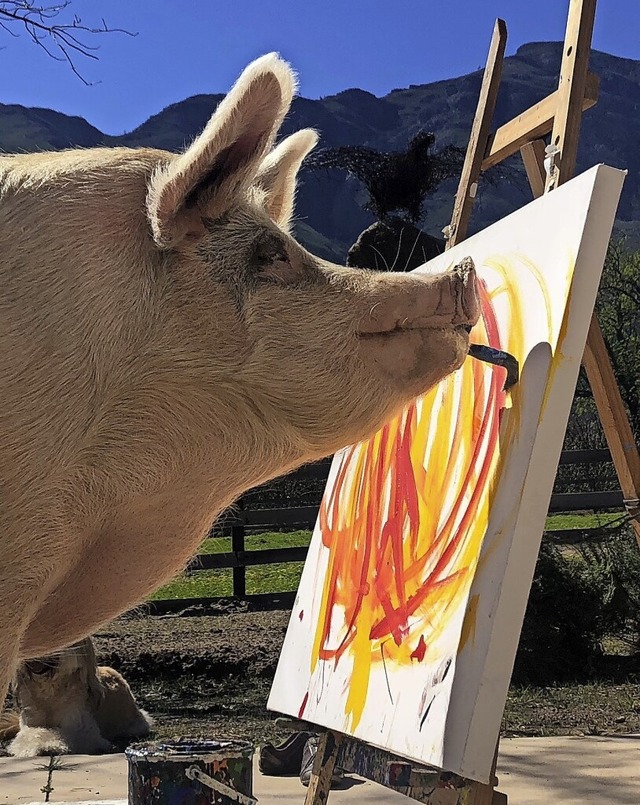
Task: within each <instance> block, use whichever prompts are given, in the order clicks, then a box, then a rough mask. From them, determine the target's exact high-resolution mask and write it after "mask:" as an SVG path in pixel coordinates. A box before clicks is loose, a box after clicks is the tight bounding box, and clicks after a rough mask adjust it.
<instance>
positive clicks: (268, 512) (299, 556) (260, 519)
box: [148, 450, 624, 614]
mask: <svg viewBox="0 0 640 805" xmlns="http://www.w3.org/2000/svg"><path fill="white" fill-rule="evenodd" d="M610 463H611V454H610V453H609V451H608V450H572V451H565V452H563V453H562V455H561V457H560V470H559V472H562V470H563V469H564V468H566V467H571V466H575V467H580V466H584V465H596V466H598V468H602V466H603V465H605V464H610ZM330 467H331V459H324V460H323V461H319V462H317V463H315V464H310V465H307V466H305V467H301V468H300V469H298V470H296V471H295V472H293V473H291V474H290V475H287V476H285V477H284V478H283V479H279V482H301V481H326V479H327V477H328V474H329V469H330ZM610 477H613V476H610ZM583 482H584V479H583ZM268 488H269V485H265V487H260V488H259V489H258V490H252V491H251V492H249V493H247V495H245V496H243V497H242V498H240V500H239V501H238V502H237V503H236V505H235V506H234V507H233V508H232V509H231V510H229V511H227V512H225V513H224V514H223V515H222V516H221V517H220V519H219V521H218V522H217V523H216V525H215V527H214V529H213V530H212V534H211V535H212V536H216V535H225V536H230V537H231V551H228V552H225V553H209V554H198V555H197V556H195V557H194V558H193V560H192V561H191V562H190V564H189V567H188V568H187V572H188V573H198V572H201V571H203V570H219V569H231V571H232V574H233V596H234V597H236V598H244V599H247V598H249V599H252V600H253V599H257V598H261V599H262V598H268V597H269V596H267V597H265V596H247V591H246V569H247V567H252V566H256V565H269V564H274V563H282V562H302V561H304V560H305V558H306V555H307V550H308V549H307V548H306V547H289V548H270V549H264V550H247V549H246V544H245V539H246V537H247V536H248V535H249V534H252V533H260V532H263V531H270V530H274V529H277V530H281V531H286V530H301V529H309V530H312V529H313V527H314V526H315V522H316V518H317V515H318V510H319V505H308V506H300V505H295V506H283V507H277V508H260V507H258V506H256V504H255V503H254V502H253V501H254V499H255V497H256V495H259V493H260V490H261V489H268ZM623 507H624V502H623V495H622V492H621V491H620V490H619V489H610V490H599V491H595V492H594V491H591V492H589V491H578V492H575V491H572V492H554V494H553V495H552V497H551V502H550V505H549V512H550V513H553V514H555V513H559V512H567V513H568V512H578V511H593V512H603V511H611V510H616V509H622V508H623ZM595 530H597V529H582V531H583V533H588V532H589V531H595ZM549 533H550V534H552V535H554V536H555V537H556V540H562V539H563V538H566V540H567V542H570V541H571V539H570V531H567V530H566V529H564V530H560V529H559V530H557V531H553V532H549ZM273 597H274V598H278V599H279V600H280V601H290V600H292V597H293V594H290V593H274V594H273ZM217 600H219V599H202V598H190V599H181V600H179V601H178V600H172V601H153V602H151V603H150V604H149V605H148V606H149V611H150V612H151V613H158V614H160V613H165V612H175V611H180V610H182V609H185V608H186V607H198V606H206V605H209V604H211V603H212V602H213V601H217Z"/></svg>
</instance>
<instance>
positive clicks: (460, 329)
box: [147, 54, 479, 458]
mask: <svg viewBox="0 0 640 805" xmlns="http://www.w3.org/2000/svg"><path fill="white" fill-rule="evenodd" d="M294 89H295V79H294V76H293V73H292V72H291V70H290V68H289V67H288V65H287V64H286V63H284V62H283V61H281V60H280V59H279V58H278V57H277V56H276V55H274V54H271V55H268V56H265V57H263V58H261V59H258V60H257V61H255V62H254V63H253V64H251V65H250V66H249V67H248V68H247V69H246V70H245V72H244V73H243V74H242V76H241V77H240V79H239V80H238V82H237V83H236V85H235V86H234V87H233V89H232V90H231V92H230V93H229V94H228V95H227V97H226V98H225V99H224V100H223V101H222V103H221V104H220V106H219V107H218V109H217V110H216V112H215V113H214V115H213V117H212V118H211V120H210V121H209V123H208V125H207V127H206V128H205V130H204V131H203V133H202V134H201V135H200V136H199V137H198V138H197V139H196V140H195V142H194V143H193V144H192V145H191V146H190V147H189V148H188V149H187V150H186V151H185V152H184V153H182V154H181V155H179V156H176V157H172V158H167V159H166V160H163V161H162V162H161V164H160V165H159V166H158V167H157V168H156V170H155V172H154V174H153V176H152V178H151V181H150V185H149V190H148V196H147V213H148V218H149V222H150V225H151V230H152V233H153V238H154V241H155V244H156V247H157V248H158V249H159V250H160V251H161V252H162V255H163V261H164V262H163V265H164V266H165V267H166V272H167V275H168V276H169V277H170V284H171V289H172V292H173V293H175V294H183V297H184V304H183V305H181V306H180V308H181V309H183V310H184V311H185V312H186V313H188V315H189V316H192V315H193V313H194V311H196V316H197V320H198V321H197V323H198V326H197V330H194V328H193V322H191V323H190V324H189V325H185V330H191V331H192V332H195V333H196V334H195V336H194V349H196V350H197V351H198V352H199V353H200V354H201V356H202V361H203V362H204V363H205V364H206V365H207V367H208V369H209V370H210V374H211V378H212V382H215V383H217V384H218V385H219V387H220V388H226V389H232V390H233V393H235V394H236V395H237V396H238V398H239V399H240V398H242V399H244V400H246V401H251V402H250V405H251V409H252V410H253V411H254V412H255V415H256V416H257V417H258V418H259V419H260V420H261V421H263V422H264V425H265V427H267V428H268V427H269V426H270V423H277V424H278V425H285V426H286V433H287V440H288V441H289V443H290V447H292V448H293V450H294V452H298V453H299V454H300V455H302V456H304V457H305V458H311V457H312V456H317V455H321V454H328V453H330V452H332V451H334V450H335V449H337V448H339V447H341V446H344V445H346V444H348V443H351V442H353V441H356V440H359V439H361V438H365V437H367V436H368V435H370V434H371V433H373V432H374V431H375V430H376V429H378V428H379V427H380V426H381V425H382V424H383V423H384V421H385V420H386V419H387V418H389V417H390V416H391V415H393V414H394V413H395V412H397V411H398V410H399V409H400V408H401V407H402V406H403V405H405V404H406V403H407V402H408V401H410V400H411V399H412V398H414V397H415V396H417V395H418V394H420V393H423V392H425V391H427V390H428V389H430V388H431V387H432V386H434V385H435V384H436V383H438V382H439V381H440V380H441V379H442V378H444V377H445V376H446V375H447V374H449V373H450V372H453V371H454V370H455V369H457V368H458V367H459V366H460V365H461V364H462V362H463V360H464V359H465V356H466V354H467V349H468V330H469V329H470V326H471V325H473V324H474V323H475V322H476V320H477V318H478V315H479V307H478V300H477V295H476V286H475V272H474V270H473V266H472V264H471V263H470V261H468V262H467V263H465V264H463V265H461V266H457V267H455V268H454V269H452V270H451V271H449V272H448V273H446V274H441V275H436V276H427V275H418V274H392V273H376V272H371V271H365V270H359V269H351V268H344V267H342V266H337V265H332V264H330V263H327V262H325V261H323V260H320V259H318V258H316V257H314V256H313V255H311V254H309V252H307V251H306V250H305V249H304V248H303V247H302V246H300V245H299V244H298V243H297V242H296V241H295V240H294V239H293V237H292V236H291V234H290V226H291V218H292V211H293V201H294V194H295V184H296V174H297V172H298V169H299V167H300V165H301V163H302V161H303V159H304V157H305V156H306V155H307V153H308V152H309V151H310V150H311V149H312V148H313V146H314V145H315V143H316V140H317V136H316V134H315V132H313V131H312V130H302V131H298V132H297V133H296V134H293V135H292V136H290V137H288V138H286V139H284V140H283V141H282V142H280V144H279V145H278V146H277V147H274V140H275V137H276V134H277V132H278V129H279V127H280V125H281V123H282V120H283V118H284V116H285V114H286V113H287V111H288V109H289V106H290V104H291V100H292V96H293V93H294ZM278 430H279V432H280V433H281V432H282V429H281V428H278Z"/></svg>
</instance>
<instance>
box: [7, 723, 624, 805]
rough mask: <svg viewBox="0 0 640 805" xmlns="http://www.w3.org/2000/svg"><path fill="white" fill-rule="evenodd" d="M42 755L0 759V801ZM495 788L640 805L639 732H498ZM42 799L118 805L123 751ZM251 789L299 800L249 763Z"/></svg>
mask: <svg viewBox="0 0 640 805" xmlns="http://www.w3.org/2000/svg"><path fill="white" fill-rule="evenodd" d="M47 762H48V758H37V759H20V758H0V805H23V804H24V803H31V804H32V805H39V803H42V802H44V801H45V800H44V794H43V793H42V792H41V790H40V789H41V787H42V786H43V785H44V784H45V783H46V779H47V772H46V771H45V770H44V769H43V766H46V764H47ZM498 777H499V779H500V784H499V787H498V789H499V790H500V791H502V792H504V793H505V794H507V795H508V798H509V805H543V803H544V805H556V804H558V803H562V805H591V803H593V804H594V805H595V803H598V804H599V805H600V803H611V804H612V805H640V735H629V736H622V737H620V736H616V737H611V738H608V737H562V738H506V739H503V740H502V741H501V745H500V758H499V763H498ZM52 784H53V791H52V793H51V795H50V799H49V801H50V802H51V803H56V805H63V804H64V803H75V805H79V803H85V804H86V805H88V804H89V803H91V804H92V805H97V803H100V805H126V802H127V762H126V760H125V757H124V755H103V756H99V757H92V756H87V755H72V756H68V757H65V758H63V767H62V768H60V769H57V770H55V771H54V772H53V775H52ZM254 794H255V796H256V797H257V798H258V799H259V801H260V805H275V804H276V803H278V805H280V803H282V804H283V805H287V803H298V804H299V805H301V803H302V802H303V801H304V795H305V789H304V788H303V786H302V785H301V784H300V782H299V780H298V779H297V778H282V777H263V776H262V775H261V774H259V772H258V770H257V766H256V775H255V782H254ZM407 802H409V800H407V799H406V797H403V796H401V795H400V794H395V793H391V792H390V791H388V790H387V789H385V788H382V787H380V786H377V785H374V784H373V783H369V782H364V781H362V780H359V779H357V778H353V779H352V780H351V785H350V787H349V788H347V789H346V790H342V791H338V790H334V791H332V793H331V797H330V799H329V805H374V803H385V804H386V803H389V804H390V805H401V803H407Z"/></svg>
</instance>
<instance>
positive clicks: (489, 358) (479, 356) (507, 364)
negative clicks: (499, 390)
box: [469, 344, 520, 391]
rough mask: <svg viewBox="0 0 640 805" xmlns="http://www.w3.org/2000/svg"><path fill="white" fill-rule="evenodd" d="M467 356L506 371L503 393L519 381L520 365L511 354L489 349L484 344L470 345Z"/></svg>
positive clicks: (493, 348) (492, 348)
mask: <svg viewBox="0 0 640 805" xmlns="http://www.w3.org/2000/svg"><path fill="white" fill-rule="evenodd" d="M469 355H470V356H471V357H472V358H475V359H476V360H478V361H484V362H485V363H491V364H493V365H494V366H502V367H504V368H505V369H506V370H507V377H506V380H505V381H504V387H503V390H504V391H508V390H509V389H510V388H512V387H513V386H515V384H516V383H517V382H518V380H519V379H520V365H519V363H518V359H517V358H515V357H514V356H513V355H511V353H509V352H504V350H501V349H496V348H495V347H489V346H486V345H485V344H471V345H470V346H469Z"/></svg>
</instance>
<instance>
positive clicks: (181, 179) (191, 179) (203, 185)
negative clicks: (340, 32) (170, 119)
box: [147, 53, 296, 248]
mask: <svg viewBox="0 0 640 805" xmlns="http://www.w3.org/2000/svg"><path fill="white" fill-rule="evenodd" d="M295 89H296V81H295V76H294V74H293V72H292V70H291V68H290V67H289V65H288V64H287V63H286V62H284V61H282V60H281V59H280V58H279V57H278V56H277V54H275V53H270V54H268V55H266V56H262V58H260V59H256V61H254V62H252V63H251V64H250V65H249V66H248V67H247V68H246V70H244V72H243V73H242V75H241V76H240V78H239V79H238V81H237V82H236V84H235V85H234V87H233V88H232V89H231V91H230V92H229V94H228V95H227V96H226V97H225V98H224V100H223V101H222V102H221V103H220V105H219V106H218V108H217V109H216V111H215V112H214V114H213V116H212V118H211V120H210V121H209V122H208V123H207V126H206V128H205V129H204V131H203V132H202V134H201V135H200V136H199V137H198V138H197V139H196V140H195V141H194V142H193V143H192V145H191V146H190V147H189V148H188V149H187V150H186V151H185V152H184V153H182V154H180V155H179V156H177V157H175V158H174V159H172V160H171V161H170V162H169V163H168V164H164V165H162V166H160V167H159V168H158V169H157V170H156V171H155V173H154V174H153V176H152V178H151V181H150V184H149V189H148V195H147V213H148V216H149V221H150V224H151V229H152V232H153V237H154V240H155V241H156V243H157V244H158V246H160V247H162V248H168V247H170V246H173V245H175V244H177V243H179V242H180V241H181V240H182V239H183V238H184V237H186V236H187V235H195V236H198V235H201V234H203V233H204V231H205V228H204V222H203V218H216V217H218V216H220V215H222V214H223V213H224V212H225V211H226V210H228V209H229V207H230V206H232V205H233V203H234V202H236V201H237V200H238V198H239V197H240V196H241V195H242V194H243V193H244V192H245V191H246V189H247V188H248V186H249V185H250V184H251V182H252V180H253V179H254V177H255V175H256V173H257V171H258V169H259V167H260V164H261V162H262V160H263V158H264V157H265V155H266V154H267V153H268V152H269V150H270V149H271V147H272V146H273V141H274V139H275V136H276V134H277V132H278V129H279V128H280V125H281V123H282V120H283V118H284V116H285V115H286V113H287V111H288V110H289V107H290V105H291V100H292V98H293V94H294V92H295Z"/></svg>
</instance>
